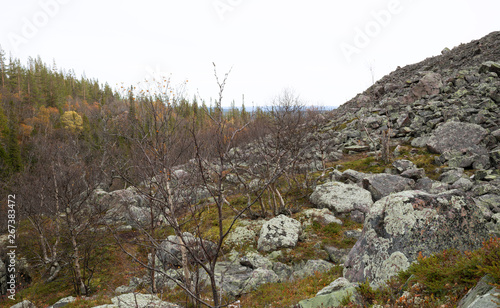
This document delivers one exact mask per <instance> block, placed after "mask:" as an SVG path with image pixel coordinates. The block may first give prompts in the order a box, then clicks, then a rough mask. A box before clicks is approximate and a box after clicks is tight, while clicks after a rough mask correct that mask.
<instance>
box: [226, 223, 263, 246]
mask: <svg viewBox="0 0 500 308" xmlns="http://www.w3.org/2000/svg"><path fill="white" fill-rule="evenodd" d="M256 236H257V234H256V232H255V231H253V230H252V229H251V228H249V227H248V226H244V227H236V228H234V229H233V231H231V233H229V235H228V236H227V238H226V241H225V244H226V245H229V246H246V245H251V246H253V245H254V244H255V243H256V241H255V237H256Z"/></svg>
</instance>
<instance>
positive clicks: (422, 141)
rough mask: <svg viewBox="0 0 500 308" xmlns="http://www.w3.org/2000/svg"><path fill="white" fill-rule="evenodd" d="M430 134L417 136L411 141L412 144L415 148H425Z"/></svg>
mask: <svg viewBox="0 0 500 308" xmlns="http://www.w3.org/2000/svg"><path fill="white" fill-rule="evenodd" d="M429 138H430V136H422V137H417V138H415V139H413V140H412V141H411V146H412V147H414V148H425V147H426V146H427V142H428V141H429Z"/></svg>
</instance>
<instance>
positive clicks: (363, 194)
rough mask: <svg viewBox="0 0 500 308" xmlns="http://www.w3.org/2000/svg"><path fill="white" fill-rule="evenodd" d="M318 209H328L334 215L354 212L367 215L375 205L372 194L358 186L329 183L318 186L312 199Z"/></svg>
mask: <svg viewBox="0 0 500 308" xmlns="http://www.w3.org/2000/svg"><path fill="white" fill-rule="evenodd" d="M310 200H311V202H312V203H313V204H314V205H316V206H317V207H318V208H328V209H330V210H331V211H333V212H334V213H339V214H347V213H350V212H353V211H356V210H357V211H360V212H362V213H367V212H368V211H369V209H370V207H371V205H372V204H373V201H372V198H371V195H370V192H368V191H367V190H364V189H362V188H360V187H358V186H356V185H352V184H344V183H340V182H328V183H325V184H323V185H318V186H317V187H316V189H315V190H314V192H313V193H312V194H311V197H310Z"/></svg>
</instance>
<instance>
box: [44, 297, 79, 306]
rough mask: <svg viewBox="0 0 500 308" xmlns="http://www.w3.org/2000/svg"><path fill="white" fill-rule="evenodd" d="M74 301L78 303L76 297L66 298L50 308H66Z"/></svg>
mask: <svg viewBox="0 0 500 308" xmlns="http://www.w3.org/2000/svg"><path fill="white" fill-rule="evenodd" d="M74 301H76V297H73V296H68V297H64V298H61V299H60V300H58V301H57V302H56V303H54V304H53V305H52V306H49V307H48V308H60V307H64V306H66V305H67V304H69V303H72V302H74Z"/></svg>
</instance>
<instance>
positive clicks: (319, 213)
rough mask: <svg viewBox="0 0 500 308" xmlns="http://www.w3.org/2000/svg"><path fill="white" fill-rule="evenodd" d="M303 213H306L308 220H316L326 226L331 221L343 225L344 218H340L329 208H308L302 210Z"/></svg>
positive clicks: (305, 216)
mask: <svg viewBox="0 0 500 308" xmlns="http://www.w3.org/2000/svg"><path fill="white" fill-rule="evenodd" d="M302 215H304V218H305V219H307V220H308V221H310V220H312V221H316V222H318V223H319V224H321V225H323V226H326V225H328V224H331V223H336V224H339V225H341V224H342V220H340V219H338V218H337V217H335V215H333V213H332V212H331V211H330V210H329V209H327V208H323V209H307V210H305V211H303V212H302Z"/></svg>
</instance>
